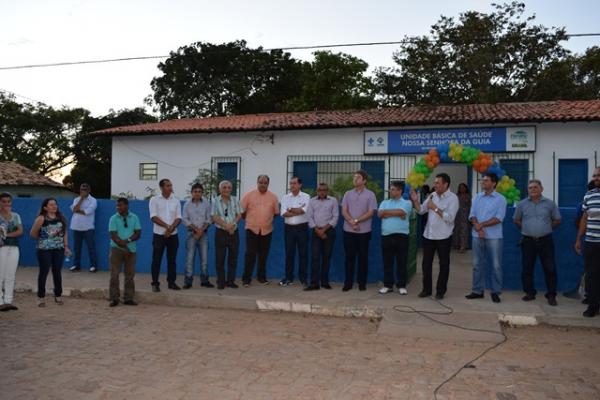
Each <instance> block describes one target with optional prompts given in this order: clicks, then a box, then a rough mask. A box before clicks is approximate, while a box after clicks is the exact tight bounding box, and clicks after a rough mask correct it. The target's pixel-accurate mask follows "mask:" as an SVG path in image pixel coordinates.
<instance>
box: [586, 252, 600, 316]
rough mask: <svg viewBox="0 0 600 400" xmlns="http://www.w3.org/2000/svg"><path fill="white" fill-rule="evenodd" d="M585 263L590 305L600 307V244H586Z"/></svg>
mask: <svg viewBox="0 0 600 400" xmlns="http://www.w3.org/2000/svg"><path fill="white" fill-rule="evenodd" d="M583 262H584V263H585V271H586V274H589V276H590V277H589V288H587V295H588V300H589V304H590V305H591V306H596V307H598V306H599V305H600V243H595V242H585V244H584V247H583Z"/></svg>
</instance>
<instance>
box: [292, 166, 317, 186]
mask: <svg viewBox="0 0 600 400" xmlns="http://www.w3.org/2000/svg"><path fill="white" fill-rule="evenodd" d="M293 174H294V175H295V176H297V177H299V178H301V179H302V187H303V188H305V189H312V190H316V189H317V183H318V182H317V162H316V161H294V172H293Z"/></svg>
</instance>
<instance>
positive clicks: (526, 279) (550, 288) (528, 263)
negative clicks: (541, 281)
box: [521, 234, 557, 297]
mask: <svg viewBox="0 0 600 400" xmlns="http://www.w3.org/2000/svg"><path fill="white" fill-rule="evenodd" d="M521 256H522V262H523V270H522V272H521V281H522V282H523V291H524V292H525V293H527V294H529V295H532V296H535V294H536V293H537V291H536V290H535V284H534V271H535V261H536V259H537V258H538V257H539V258H540V262H541V264H542V268H543V270H544V276H545V278H546V288H547V290H546V297H555V296H556V281H557V278H556V262H555V260H554V241H553V240H552V235H551V234H550V235H546V236H544V237H541V238H538V239H536V238H532V237H529V236H523V239H522V240H521Z"/></svg>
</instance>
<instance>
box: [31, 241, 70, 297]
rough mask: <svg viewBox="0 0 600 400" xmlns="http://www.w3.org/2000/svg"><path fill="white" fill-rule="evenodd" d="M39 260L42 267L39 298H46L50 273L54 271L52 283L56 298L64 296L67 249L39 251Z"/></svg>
mask: <svg viewBox="0 0 600 400" xmlns="http://www.w3.org/2000/svg"><path fill="white" fill-rule="evenodd" d="M36 254H37V259H38V263H39V265H40V269H39V271H38V292H37V296H38V297H39V298H44V297H46V279H47V278H48V272H50V270H52V281H53V283H54V296H55V297H60V296H62V272H61V271H62V266H63V260H64V257H65V249H53V250H37V253H36Z"/></svg>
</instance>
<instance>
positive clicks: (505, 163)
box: [500, 159, 529, 199]
mask: <svg viewBox="0 0 600 400" xmlns="http://www.w3.org/2000/svg"><path fill="white" fill-rule="evenodd" d="M500 168H502V169H503V170H504V171H505V172H506V174H507V175H508V176H510V177H511V178H512V179H514V180H515V187H516V188H517V189H519V191H520V192H521V198H522V199H524V198H525V197H527V184H528V182H529V160H516V159H501V160H500Z"/></svg>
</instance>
